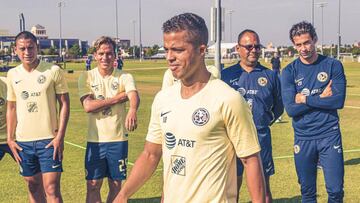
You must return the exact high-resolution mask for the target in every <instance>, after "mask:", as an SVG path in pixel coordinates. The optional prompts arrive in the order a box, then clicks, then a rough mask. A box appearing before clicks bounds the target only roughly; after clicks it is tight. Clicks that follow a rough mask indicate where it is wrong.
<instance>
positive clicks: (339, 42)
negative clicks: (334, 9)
mask: <svg viewBox="0 0 360 203" xmlns="http://www.w3.org/2000/svg"><path fill="white" fill-rule="evenodd" d="M340 6H341V3H340V0H339V22H338V23H339V27H338V49H337V59H338V60H340V46H341V34H340V11H341V9H340Z"/></svg>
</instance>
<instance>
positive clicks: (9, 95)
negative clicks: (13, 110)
mask: <svg viewBox="0 0 360 203" xmlns="http://www.w3.org/2000/svg"><path fill="white" fill-rule="evenodd" d="M12 81H13V76H12V71H11V70H10V71H9V72H8V74H7V81H6V83H7V94H6V99H7V100H8V101H16V94H15V91H14V87H13V85H12V84H13V82H12Z"/></svg>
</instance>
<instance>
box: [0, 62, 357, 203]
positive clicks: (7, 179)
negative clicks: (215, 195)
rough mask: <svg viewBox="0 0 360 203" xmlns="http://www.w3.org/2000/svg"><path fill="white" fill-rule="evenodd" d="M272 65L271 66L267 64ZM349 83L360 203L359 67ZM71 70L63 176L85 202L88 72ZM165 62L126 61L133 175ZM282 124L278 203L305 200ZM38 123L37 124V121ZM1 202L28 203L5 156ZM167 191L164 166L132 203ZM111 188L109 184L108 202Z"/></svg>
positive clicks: (347, 131)
mask: <svg viewBox="0 0 360 203" xmlns="http://www.w3.org/2000/svg"><path fill="white" fill-rule="evenodd" d="M264 65H265V66H268V67H269V64H266V63H264ZM344 66H345V72H346V76H347V81H348V88H347V98H346V104H345V105H346V106H345V108H344V109H343V110H341V111H340V117H341V129H342V135H343V148H344V152H345V153H344V156H345V202H354V203H355V202H359V201H360V195H359V194H360V187H359V183H360V173H359V172H360V138H359V132H360V125H359V123H360V116H359V113H360V64H359V63H346V64H344ZM66 68H67V69H72V70H75V72H74V73H73V74H67V75H66V77H67V79H68V84H69V88H70V97H71V115H70V120H69V124H68V129H67V133H66V139H65V140H66V144H65V152H64V153H65V158H64V162H63V165H64V173H63V174H62V180H61V181H62V194H63V198H64V201H65V202H85V193H86V187H85V186H86V185H85V180H84V154H85V150H84V147H85V146H86V140H85V139H86V132H87V126H86V125H87V123H86V122H87V118H86V114H85V113H84V112H83V109H82V106H81V104H80V102H79V98H78V94H77V79H78V77H79V74H80V73H81V71H83V70H84V69H85V65H84V64H82V63H77V64H74V63H68V64H67V65H66ZM165 69H166V63H165V61H161V60H158V61H143V62H142V63H140V62H137V61H129V60H127V61H125V67H124V70H125V71H127V72H129V73H131V74H133V76H134V77H135V80H136V81H137V87H138V89H139V92H140V97H141V104H140V108H139V112H138V120H139V125H138V129H137V130H136V131H135V132H134V133H131V134H130V136H129V162H130V163H129V171H130V172H131V164H132V163H134V161H135V160H136V158H137V156H138V155H139V153H140V152H141V151H142V149H143V145H144V141H145V135H146V132H147V125H148V122H149V117H150V106H151V103H152V100H153V97H154V95H155V94H156V92H157V91H159V90H160V85H161V80H162V76H163V73H164V71H165ZM283 121H284V122H282V123H278V124H275V125H273V126H272V142H273V153H274V157H275V168H276V174H275V175H274V176H272V177H271V188H272V193H273V198H274V201H275V202H300V189H299V185H298V183H297V177H296V173H295V167H294V161H293V158H292V154H293V130H292V127H291V120H290V119H289V118H288V117H287V116H285V115H284V116H283ZM29 122H34V123H33V124H34V125H36V121H29ZM318 174H319V175H318V202H326V201H327V194H326V191H325V183H324V181H323V175H322V171H321V170H319V171H318ZM0 185H1V186H0V202H27V201H28V200H27V189H26V187H25V182H24V181H23V179H22V177H21V176H20V175H19V172H18V166H17V165H16V163H15V162H14V161H13V160H12V159H11V158H10V156H5V157H4V159H3V160H2V161H1V162H0ZM161 190H162V167H161V164H160V166H159V167H158V169H157V171H156V172H155V173H154V175H153V177H152V178H151V179H150V180H149V181H148V182H147V183H146V185H144V186H143V187H142V188H141V189H140V190H139V191H138V192H137V193H136V194H135V195H134V196H133V197H132V198H133V199H132V200H131V201H130V202H159V197H160V195H161ZM107 191H108V188H107V182H106V181H104V186H103V188H102V197H103V200H105V199H106V194H107ZM249 200H250V199H249V195H248V192H247V189H246V186H245V185H243V187H242V190H241V193H240V202H248V201H249Z"/></svg>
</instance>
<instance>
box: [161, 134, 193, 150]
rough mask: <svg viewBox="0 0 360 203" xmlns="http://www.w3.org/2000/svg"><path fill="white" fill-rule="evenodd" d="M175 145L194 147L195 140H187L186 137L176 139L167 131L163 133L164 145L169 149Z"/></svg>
mask: <svg viewBox="0 0 360 203" xmlns="http://www.w3.org/2000/svg"><path fill="white" fill-rule="evenodd" d="M176 141H177V145H178V146H180V147H186V148H194V147H195V143H196V141H195V140H188V139H178V140H176V137H175V135H174V134H172V133H170V132H167V133H165V145H166V147H167V148H168V149H169V150H171V149H173V148H174V147H175V146H176Z"/></svg>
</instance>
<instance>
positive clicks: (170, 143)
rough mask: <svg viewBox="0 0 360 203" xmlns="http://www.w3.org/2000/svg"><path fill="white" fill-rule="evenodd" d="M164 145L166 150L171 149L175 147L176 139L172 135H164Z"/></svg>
mask: <svg viewBox="0 0 360 203" xmlns="http://www.w3.org/2000/svg"><path fill="white" fill-rule="evenodd" d="M165 145H166V147H167V148H168V149H173V148H174V147H175V145H176V138H175V136H174V135H173V134H172V133H165Z"/></svg>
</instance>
